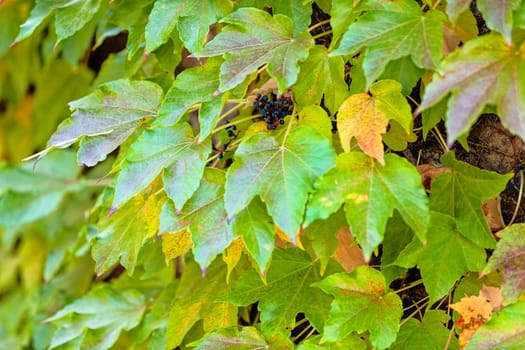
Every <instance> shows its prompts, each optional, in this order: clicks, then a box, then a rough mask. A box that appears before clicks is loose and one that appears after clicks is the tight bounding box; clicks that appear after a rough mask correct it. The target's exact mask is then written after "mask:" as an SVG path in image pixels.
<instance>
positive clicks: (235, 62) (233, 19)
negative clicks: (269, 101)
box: [194, 8, 313, 92]
mask: <svg viewBox="0 0 525 350" xmlns="http://www.w3.org/2000/svg"><path fill="white" fill-rule="evenodd" d="M222 22H225V23H229V25H227V26H226V27H225V28H224V29H223V31H222V32H220V33H219V34H218V35H217V36H216V37H215V38H214V39H213V40H212V41H210V42H209V43H208V44H207V45H206V47H205V48H204V49H203V50H201V51H199V52H197V53H195V54H194V55H195V56H196V57H210V56H224V60H225V61H224V63H223V64H222V66H221V76H220V86H219V90H220V91H222V92H224V91H228V90H230V89H232V88H234V87H235V86H237V85H239V84H240V83H241V82H243V80H244V79H245V78H246V77H247V76H248V75H249V74H251V73H253V72H255V71H257V69H259V67H260V66H262V65H264V64H268V73H269V74H270V76H272V77H274V78H275V79H276V80H277V84H278V86H279V90H280V91H284V90H285V89H286V88H287V87H289V86H290V85H292V84H293V83H295V81H296V80H297V76H298V74H299V66H298V62H299V61H301V60H304V59H305V58H306V57H307V55H308V49H309V48H310V46H311V45H313V40H312V38H311V36H310V35H309V34H307V33H304V32H301V33H299V34H297V35H296V36H294V34H293V22H292V20H291V19H290V18H288V17H286V16H284V15H279V14H278V15H275V16H273V17H272V16H271V15H270V14H268V13H267V12H265V11H262V10H258V9H255V8H241V9H239V10H237V11H235V12H234V13H232V14H231V15H229V16H228V17H226V18H224V19H223V20H222Z"/></svg>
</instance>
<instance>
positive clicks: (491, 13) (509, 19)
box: [476, 0, 521, 45]
mask: <svg viewBox="0 0 525 350" xmlns="http://www.w3.org/2000/svg"><path fill="white" fill-rule="evenodd" d="M520 3H521V0H503V1H490V0H479V1H478V2H477V3H476V4H477V6H478V8H479V11H480V12H481V13H482V14H483V18H484V19H485V21H486V23H487V26H488V27H489V28H491V29H495V30H497V31H498V32H500V33H501V35H503V37H504V38H505V40H507V43H508V44H509V45H512V24H513V12H514V10H516V9H517V8H518V6H519V5H520Z"/></svg>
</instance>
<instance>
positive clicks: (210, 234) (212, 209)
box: [159, 168, 235, 269]
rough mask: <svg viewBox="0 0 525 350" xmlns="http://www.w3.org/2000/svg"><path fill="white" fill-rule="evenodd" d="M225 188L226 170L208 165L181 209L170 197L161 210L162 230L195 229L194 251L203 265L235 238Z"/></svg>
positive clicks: (202, 266) (190, 230) (206, 265)
mask: <svg viewBox="0 0 525 350" xmlns="http://www.w3.org/2000/svg"><path fill="white" fill-rule="evenodd" d="M223 192H224V173H223V172H222V171H220V170H217V169H210V168H209V169H206V171H205V172H204V176H203V178H202V180H201V182H200V186H199V188H198V189H197V191H196V192H195V194H194V195H193V196H192V197H191V199H190V200H189V201H188V202H187V203H186V204H185V205H184V208H183V209H182V210H181V211H180V213H177V211H176V210H175V206H174V205H173V202H171V201H168V202H166V203H165V204H164V206H163V208H162V212H161V214H160V228H159V232H160V234H163V233H166V232H180V231H182V230H185V229H187V230H188V231H189V232H190V233H191V240H192V242H193V254H194V256H195V260H196V261H197V262H198V263H199V264H200V266H201V268H202V269H206V268H207V267H208V265H209V264H210V263H211V262H212V261H213V259H214V258H215V257H216V256H217V255H218V254H220V253H222V252H223V251H224V249H226V248H227V247H228V246H229V245H230V244H231V242H232V241H233V240H234V239H235V236H234V235H233V233H232V226H231V225H230V224H229V223H228V221H227V216H226V210H225V208H224V200H223Z"/></svg>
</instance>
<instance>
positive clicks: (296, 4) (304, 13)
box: [271, 0, 312, 36]
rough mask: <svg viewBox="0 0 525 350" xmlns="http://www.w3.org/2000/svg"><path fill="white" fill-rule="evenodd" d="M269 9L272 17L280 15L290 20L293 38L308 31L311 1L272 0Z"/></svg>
mask: <svg viewBox="0 0 525 350" xmlns="http://www.w3.org/2000/svg"><path fill="white" fill-rule="evenodd" d="M271 7H272V13H273V14H274V15H276V14H279V13H280V14H283V15H285V16H287V17H289V18H291V19H292V21H293V26H294V28H293V34H294V36H297V35H299V33H301V32H306V31H307V30H308V26H309V25H310V21H311V17H312V0H288V1H281V0H273V1H271Z"/></svg>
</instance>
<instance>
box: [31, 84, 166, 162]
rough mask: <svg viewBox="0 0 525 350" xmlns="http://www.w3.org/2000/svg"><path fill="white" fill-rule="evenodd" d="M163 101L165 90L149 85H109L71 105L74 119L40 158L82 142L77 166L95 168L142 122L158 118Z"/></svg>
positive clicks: (54, 137)
mask: <svg viewBox="0 0 525 350" xmlns="http://www.w3.org/2000/svg"><path fill="white" fill-rule="evenodd" d="M161 97H162V89H161V88H160V87H159V86H158V85H156V84H154V83H151V82H149V81H128V80H116V81H113V82H109V83H106V84H104V85H102V86H100V87H99V88H98V89H97V90H95V91H94V92H93V93H91V94H90V95H88V96H86V97H84V98H81V99H80V100H76V101H73V102H71V103H70V104H69V106H70V108H71V110H72V112H73V114H72V116H71V118H69V119H66V120H65V121H64V122H62V124H60V126H59V127H58V130H57V131H56V132H55V133H54V134H53V136H51V138H50V140H49V141H48V143H47V147H48V148H47V149H46V150H44V151H42V152H41V154H45V153H47V152H48V151H49V150H50V149H51V148H54V147H58V148H64V147H68V146H70V145H71V144H73V143H74V142H76V141H77V140H78V139H81V142H80V148H79V150H78V155H77V158H78V163H79V164H85V165H87V166H93V165H95V164H97V163H98V162H100V161H102V160H104V159H106V155H107V154H108V153H110V152H112V151H113V150H115V149H116V148H117V147H118V146H119V145H120V144H121V143H122V142H124V141H125V140H126V138H127V137H128V136H129V135H131V133H132V132H133V131H134V130H135V128H136V127H137V125H138V124H139V123H140V121H141V120H142V119H143V118H146V117H154V116H156V114H157V109H158V106H159V104H160V99H161Z"/></svg>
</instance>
